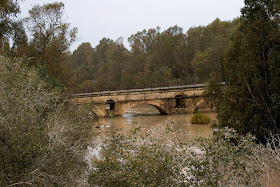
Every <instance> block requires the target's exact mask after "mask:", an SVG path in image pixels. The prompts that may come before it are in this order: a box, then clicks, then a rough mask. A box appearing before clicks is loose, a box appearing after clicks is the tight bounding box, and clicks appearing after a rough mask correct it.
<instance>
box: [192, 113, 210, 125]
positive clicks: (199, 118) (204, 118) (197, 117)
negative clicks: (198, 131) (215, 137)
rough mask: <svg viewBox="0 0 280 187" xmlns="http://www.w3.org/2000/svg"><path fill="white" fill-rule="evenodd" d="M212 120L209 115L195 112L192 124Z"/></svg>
mask: <svg viewBox="0 0 280 187" xmlns="http://www.w3.org/2000/svg"><path fill="white" fill-rule="evenodd" d="M210 121H211V120H210V118H209V117H208V116H206V115H205V114H201V113H196V114H193V116H192V118H191V124H208V123H210Z"/></svg>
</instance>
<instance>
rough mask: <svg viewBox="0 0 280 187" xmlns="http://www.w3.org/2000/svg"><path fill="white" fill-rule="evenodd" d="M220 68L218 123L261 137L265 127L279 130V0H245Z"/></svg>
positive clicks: (261, 138) (264, 133) (262, 137)
mask: <svg viewBox="0 0 280 187" xmlns="http://www.w3.org/2000/svg"><path fill="white" fill-rule="evenodd" d="M224 70H225V72H224V77H225V81H226V83H227V85H226V87H225V88H224V89H223V90H222V91H219V92H218V93H220V94H219V95H220V96H219V98H218V100H217V102H216V105H217V107H218V112H219V116H218V118H219V121H220V125H221V126H230V127H234V128H235V129H236V130H238V132H241V133H247V132H251V133H253V134H255V135H256V136H257V137H258V138H259V139H260V140H263V141H264V137H265V136H266V135H267V133H268V131H273V132H279V127H280V113H279V111H280V95H279V93H280V87H279V86H280V78H279V74H280V1H279V0H258V1H255V0H245V7H244V8H243V9H242V23H241V27H240V29H239V31H238V32H237V33H236V34H235V35H234V38H233V43H232V45H231V47H230V49H229V51H228V53H227V56H226V61H225V64H224ZM212 91H215V90H212ZM215 92H216V91H215ZM216 93H217V92H216Z"/></svg>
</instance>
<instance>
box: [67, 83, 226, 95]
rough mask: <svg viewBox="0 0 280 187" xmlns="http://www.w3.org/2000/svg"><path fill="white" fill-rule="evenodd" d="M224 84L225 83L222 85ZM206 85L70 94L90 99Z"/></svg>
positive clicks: (196, 86) (196, 85)
mask: <svg viewBox="0 0 280 187" xmlns="http://www.w3.org/2000/svg"><path fill="white" fill-rule="evenodd" d="M222 84H225V83H222ZM205 86H206V84H205V83H203V84H192V85H183V86H179V85H177V86H169V87H157V88H142V89H129V90H116V91H101V92H89V93H79V94H72V96H73V97H90V96H100V95H108V94H116V93H130V92H145V91H160V90H174V89H188V88H202V87H205Z"/></svg>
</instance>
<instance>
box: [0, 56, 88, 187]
mask: <svg viewBox="0 0 280 187" xmlns="http://www.w3.org/2000/svg"><path fill="white" fill-rule="evenodd" d="M0 68H1V74H0V102H1V106H0V119H1V120H0V149H1V151H0V186H8V185H16V184H18V185H24V186H27V185H32V186H63V185H66V186H68V185H78V184H80V182H81V181H79V180H82V179H83V177H84V176H83V175H84V174H85V173H84V172H85V170H86V162H85V147H86V145H87V144H86V142H85V141H86V137H87V135H88V134H87V133H86V130H88V125H86V124H85V122H89V121H90V116H89V114H88V110H85V109H82V108H81V107H77V106H71V105H66V104H65V99H64V97H63V96H62V94H61V93H60V92H59V91H58V90H50V89H49V88H48V86H47V84H46V83H45V82H43V81H42V80H40V77H39V76H38V73H37V72H36V71H34V70H33V69H30V68H28V67H27V66H25V65H24V63H23V62H22V60H20V59H13V60H11V59H7V58H4V57H2V56H1V57H0Z"/></svg>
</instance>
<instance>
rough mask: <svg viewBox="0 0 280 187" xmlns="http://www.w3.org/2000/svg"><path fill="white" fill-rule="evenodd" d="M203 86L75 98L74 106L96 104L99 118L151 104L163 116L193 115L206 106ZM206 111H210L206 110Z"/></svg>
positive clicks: (95, 109) (94, 93)
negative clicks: (75, 104)
mask: <svg viewBox="0 0 280 187" xmlns="http://www.w3.org/2000/svg"><path fill="white" fill-rule="evenodd" d="M204 88H205V85H204V84H195V85H186V86H175V87H161V88H145V89H134V90H119V91H106V92H92V93H84V94H73V98H72V99H71V101H72V102H74V103H77V104H82V103H93V104H94V109H93V111H94V113H95V114H96V115H97V116H99V117H114V116H122V115H123V114H125V112H126V111H127V110H129V109H130V108H132V107H134V106H137V105H141V104H149V105H152V106H154V107H155V108H157V109H158V111H159V112H160V113H161V114H168V115H169V114H177V113H193V112H195V111H196V109H197V108H198V107H199V106H200V105H202V104H203V105H204V107H205V106H206V104H205V102H204V99H203V98H202V93H203V91H204ZM206 108H207V107H206Z"/></svg>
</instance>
